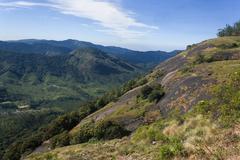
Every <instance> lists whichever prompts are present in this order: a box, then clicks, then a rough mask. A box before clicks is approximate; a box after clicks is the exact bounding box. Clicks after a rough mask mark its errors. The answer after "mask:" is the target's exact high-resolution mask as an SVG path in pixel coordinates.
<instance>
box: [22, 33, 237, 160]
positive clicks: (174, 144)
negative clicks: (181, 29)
mask: <svg viewBox="0 0 240 160" xmlns="http://www.w3.org/2000/svg"><path fill="white" fill-rule="evenodd" d="M144 79H146V80H147V81H146V83H145V84H143V85H141V86H138V87H136V88H134V89H132V90H130V91H128V92H127V93H125V94H124V95H123V96H121V97H120V98H119V99H118V100H117V101H113V102H111V103H109V104H107V105H106V106H105V107H104V108H102V109H100V110H98V111H97V112H95V113H93V114H91V115H89V116H88V117H86V118H84V119H83V120H82V121H81V122H80V123H79V124H78V125H77V126H76V127H74V128H73V129H72V130H71V131H70V132H69V133H68V136H69V137H70V142H69V143H70V144H72V146H68V147H63V148H57V149H55V150H52V151H50V152H46V153H35V154H32V155H30V156H28V157H27V158H26V159H29V160H37V159H49V158H50V159H69V160H70V159H71V160H73V159H76V160H78V159H104V160H106V159H109V160H110V159H119V160H132V159H139V160H140V159H141V160H143V159H148V160H149V159H229V160H230V159H239V158H240V157H239V156H240V148H239V146H240V130H239V125H240V123H239V118H240V109H239V105H240V99H239V95H240V92H239V90H240V84H239V82H240V37H237V36H235V37H221V38H217V39H211V40H207V41H203V42H201V43H199V44H194V45H191V46H188V48H187V50H186V51H183V52H182V53H180V54H179V55H177V56H175V57H174V58H171V59H170V60H167V61H165V62H164V63H161V64H160V65H159V66H157V67H156V68H155V69H154V70H153V71H152V72H151V73H150V74H149V75H147V76H146V77H144ZM159 86H163V88H164V95H163V94H160V93H161V92H160V91H159V90H162V89H161V87H159ZM149 87H150V89H149ZM153 91H154V93H155V94H153ZM101 122H111V123H113V124H117V125H119V126H121V127H122V128H121V129H119V131H121V132H122V131H124V130H127V131H129V132H131V134H130V136H126V137H123V136H125V135H128V134H123V135H120V136H119V137H117V138H120V139H113V140H108V138H107V139H106V138H105V137H99V136H98V135H97V136H95V134H92V133H90V131H92V129H93V131H94V133H95V131H96V128H97V127H98V123H101ZM91 127H92V128H91ZM105 131H106V132H107V133H113V132H109V131H108V130H104V131H102V132H103V133H104V135H105V134H106V132H105ZM83 133H84V134H83ZM83 137H85V138H86V139H84V141H83V139H82V138H83ZM121 137H123V138H121ZM79 138H80V139H79ZM110 139H112V138H111V137H110ZM88 140H89V142H87V141H88ZM99 140H104V141H99ZM50 141H51V139H50ZM82 142H87V143H84V144H78V143H82ZM74 144H77V145H74Z"/></svg>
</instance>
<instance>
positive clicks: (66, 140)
mask: <svg viewBox="0 0 240 160" xmlns="http://www.w3.org/2000/svg"><path fill="white" fill-rule="evenodd" d="M50 142H51V148H56V147H64V146H67V145H69V144H70V137H69V135H68V132H67V131H65V132H63V133H61V134H59V135H56V136H54V137H53V138H52V139H51V140H50Z"/></svg>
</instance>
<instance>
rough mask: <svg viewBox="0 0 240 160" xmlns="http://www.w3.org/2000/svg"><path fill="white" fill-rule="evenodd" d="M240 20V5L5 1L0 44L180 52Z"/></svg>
mask: <svg viewBox="0 0 240 160" xmlns="http://www.w3.org/2000/svg"><path fill="white" fill-rule="evenodd" d="M237 20H240V1H239V0H21V1H18V0H0V39H1V40H16V39H29V38H37V39H55V40H64V39H78V40H83V41H90V42H93V43H98V44H103V45H115V46H121V47H127V48H131V49H135V50H168V51H169V50H174V49H184V48H185V47H186V45H188V44H192V43H197V42H200V41H202V40H205V39H209V38H214V37H216V32H217V30H218V29H219V28H222V27H224V26H225V25H226V24H232V23H234V22H236V21H237Z"/></svg>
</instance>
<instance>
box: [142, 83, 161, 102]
mask: <svg viewBox="0 0 240 160" xmlns="http://www.w3.org/2000/svg"><path fill="white" fill-rule="evenodd" d="M164 94H165V93H164V90H163V87H162V86H161V85H159V84H157V85H154V86H149V85H146V86H144V87H143V88H142V89H141V93H140V96H139V97H141V98H142V99H148V100H149V101H150V102H153V101H155V102H158V101H159V100H160V99H161V98H162V97H163V96H164Z"/></svg>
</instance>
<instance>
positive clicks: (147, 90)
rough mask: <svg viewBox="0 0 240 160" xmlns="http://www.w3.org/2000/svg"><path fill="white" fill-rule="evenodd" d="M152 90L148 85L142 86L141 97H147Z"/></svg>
mask: <svg viewBox="0 0 240 160" xmlns="http://www.w3.org/2000/svg"><path fill="white" fill-rule="evenodd" d="M152 91H153V88H152V87H150V86H149V85H146V86H144V87H143V88H142V89H141V98H143V99H147V98H148V96H149V94H150V93H151V92H152Z"/></svg>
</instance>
